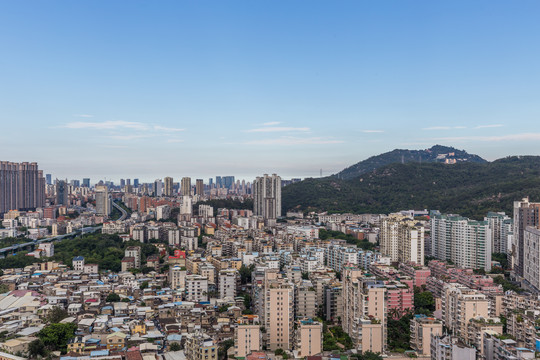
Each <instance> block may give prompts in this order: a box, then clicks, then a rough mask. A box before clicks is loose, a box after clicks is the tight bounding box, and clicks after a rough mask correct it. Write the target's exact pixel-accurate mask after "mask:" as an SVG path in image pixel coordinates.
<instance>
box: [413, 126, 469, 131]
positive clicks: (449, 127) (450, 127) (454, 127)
mask: <svg viewBox="0 0 540 360" xmlns="http://www.w3.org/2000/svg"><path fill="white" fill-rule="evenodd" d="M466 128H467V127H466V126H430V127H426V128H423V129H422V130H454V129H466Z"/></svg>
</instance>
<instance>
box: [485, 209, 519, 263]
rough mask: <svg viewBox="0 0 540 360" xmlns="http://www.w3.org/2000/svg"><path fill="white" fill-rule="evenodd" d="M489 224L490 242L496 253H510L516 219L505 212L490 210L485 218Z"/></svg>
mask: <svg viewBox="0 0 540 360" xmlns="http://www.w3.org/2000/svg"><path fill="white" fill-rule="evenodd" d="M484 221H487V222H488V226H489V242H490V243H491V251H492V252H494V253H503V254H506V253H508V250H509V249H510V248H511V244H512V240H513V237H514V232H513V230H514V221H513V220H512V219H511V218H510V217H509V216H507V215H506V214H505V213H503V212H498V213H495V212H489V213H488V214H487V216H486V217H485V218H484Z"/></svg>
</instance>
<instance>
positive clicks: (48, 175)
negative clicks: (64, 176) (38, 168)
mask: <svg viewBox="0 0 540 360" xmlns="http://www.w3.org/2000/svg"><path fill="white" fill-rule="evenodd" d="M45 179H46V180H47V185H52V175H51V174H47V175H45Z"/></svg>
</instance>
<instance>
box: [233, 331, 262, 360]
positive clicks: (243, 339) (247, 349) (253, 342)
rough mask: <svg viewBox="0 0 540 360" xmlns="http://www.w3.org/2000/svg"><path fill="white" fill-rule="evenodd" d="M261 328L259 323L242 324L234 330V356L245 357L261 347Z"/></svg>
mask: <svg viewBox="0 0 540 360" xmlns="http://www.w3.org/2000/svg"><path fill="white" fill-rule="evenodd" d="M260 338H261V328H260V326H259V325H249V324H242V325H238V327H237V328H236V329H235V330H234V357H236V358H240V357H242V358H243V357H246V356H247V355H249V354H251V353H252V352H254V351H259V350H260V349H261V339H260Z"/></svg>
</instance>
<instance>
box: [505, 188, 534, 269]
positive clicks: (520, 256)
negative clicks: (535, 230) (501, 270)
mask: <svg viewBox="0 0 540 360" xmlns="http://www.w3.org/2000/svg"><path fill="white" fill-rule="evenodd" d="M539 224H540V203H532V202H529V198H524V199H523V200H521V201H514V243H513V244H512V257H513V262H514V273H515V274H516V275H517V276H519V277H523V273H524V268H523V264H524V258H525V255H524V248H525V246H524V243H523V241H524V240H523V233H524V231H525V229H526V228H527V226H538V225H539Z"/></svg>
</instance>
